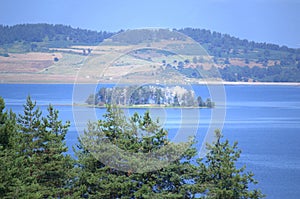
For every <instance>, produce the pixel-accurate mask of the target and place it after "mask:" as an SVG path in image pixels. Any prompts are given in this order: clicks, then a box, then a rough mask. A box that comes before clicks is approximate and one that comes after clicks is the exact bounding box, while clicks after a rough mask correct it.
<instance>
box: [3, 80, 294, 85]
mask: <svg viewBox="0 0 300 199" xmlns="http://www.w3.org/2000/svg"><path fill="white" fill-rule="evenodd" d="M0 84H95V82H69V81H68V82H63V81H57V82H56V81H47V82H42V81H41V82H40V81H32V82H31V81H28V82H17V81H7V82H5V81H0ZM98 84H116V83H114V82H99V83H98ZM128 84H129V85H130V84H139V82H137V83H128ZM190 84H192V85H197V84H198V85H233V86H234V85H237V86H239V85H249V86H250V85H253V86H300V82H227V81H203V82H202V81H200V82H190Z"/></svg>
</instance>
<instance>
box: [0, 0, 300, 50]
mask: <svg viewBox="0 0 300 199" xmlns="http://www.w3.org/2000/svg"><path fill="white" fill-rule="evenodd" d="M23 23H50V24H65V25H71V26H72V27H74V28H77V27H79V28H84V29H90V30H98V31H100V30H105V31H113V32H115V31H119V30H121V29H124V30H127V29H135V28H146V27H162V28H177V29H178V28H185V27H192V28H201V29H202V28H203V29H209V30H211V31H217V32H221V33H226V34H230V35H231V36H235V37H238V38H240V39H248V40H250V41H256V42H267V43H274V44H279V45H286V46H288V47H293V48H300V0H0V24H4V25H15V24H23Z"/></svg>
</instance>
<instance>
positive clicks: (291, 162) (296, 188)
mask: <svg viewBox="0 0 300 199" xmlns="http://www.w3.org/2000/svg"><path fill="white" fill-rule="evenodd" d="M194 89H195V90H196V92H197V93H198V94H200V95H201V96H203V97H204V98H206V97H208V96H209V91H208V90H207V88H206V87H205V86H194ZM225 90H226V117H225V123H224V128H223V134H224V137H225V138H226V139H229V140H230V142H234V141H238V142H239V148H240V149H242V155H241V158H240V160H239V162H238V165H244V164H245V165H246V166H247V170H248V171H253V173H254V174H255V179H257V180H258V181H259V184H258V187H259V188H260V189H261V190H262V191H263V193H264V194H267V198H295V199H296V198H299V197H300V144H299V142H300V87H299V86H298V87H297V86H250V85H241V86H229V85H228V86H225ZM72 93H73V85H71V84H69V85H47V84H0V96H2V97H3V98H4V99H5V102H6V107H7V108H12V110H13V111H14V112H16V113H22V111H23V107H22V105H23V104H24V103H25V100H26V96H27V95H28V94H30V95H31V98H32V99H33V100H36V101H37V104H38V105H39V106H40V107H41V109H42V111H43V112H44V113H46V108H47V105H48V104H49V103H51V104H53V105H54V106H55V108H56V109H58V110H59V111H60V118H61V119H62V120H63V121H66V120H69V121H71V127H70V130H69V132H68V134H67V138H66V139H67V140H66V141H67V145H68V146H69V148H70V151H69V153H70V154H73V152H72V150H71V146H73V145H74V144H75V143H76V142H77V136H78V134H77V130H76V127H75V125H74V123H75V122H74V118H73V112H72V107H71V106H67V105H70V104H72ZM85 110H88V108H85V107H82V111H83V112H84V111H85ZM145 110H146V109H133V110H130V113H129V114H131V113H132V112H134V111H138V112H140V113H142V112H144V111H145ZM151 111H152V110H151ZM180 111H181V110H180V109H179V110H178V109H168V110H156V113H155V111H154V116H160V118H161V119H162V123H163V125H164V127H165V128H167V129H169V130H170V134H171V135H170V136H171V138H172V136H174V135H175V134H176V132H177V130H178V128H180V122H181V121H182V118H180V117H181V116H182V114H181V112H180ZM104 112H105V110H104V109H97V110H96V115H97V117H99V118H101V115H102V114H103V113H104ZM199 114H200V116H199V118H200V119H199V123H200V125H199V129H198V131H197V139H199V142H200V144H201V139H203V137H204V134H205V132H206V131H207V128H208V125H209V122H210V119H211V110H210V109H201V110H200V111H199ZM187 115H189V114H187ZM192 118H193V115H192V114H190V118H188V120H189V119H192Z"/></svg>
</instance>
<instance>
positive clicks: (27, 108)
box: [1, 97, 73, 198]
mask: <svg viewBox="0 0 300 199" xmlns="http://www.w3.org/2000/svg"><path fill="white" fill-rule="evenodd" d="M1 104H2V103H1ZM1 107H2V106H1ZM7 121H9V123H8V122H6V125H1V129H2V128H3V127H6V128H7V127H8V126H10V125H9V124H11V126H12V127H13V129H12V127H10V131H9V132H10V133H14V134H13V137H12V138H11V139H12V140H13V143H12V144H11V145H9V146H10V148H8V149H7V150H6V151H2V152H4V153H3V156H4V157H5V158H12V159H8V160H7V161H6V162H5V164H4V166H3V167H2V169H4V171H3V174H4V175H5V176H11V178H9V179H7V177H6V178H4V179H6V180H5V184H4V186H2V187H3V190H6V192H7V193H4V194H3V196H4V198H6V197H7V198H46V197H47V198H48V197H53V198H61V197H63V196H65V195H67V194H68V193H69V188H68V186H70V185H69V182H70V179H71V172H70V171H71V169H72V168H73V160H72V159H71V157H70V156H69V155H65V154H64V153H65V152H67V147H66V145H65V143H64V139H65V135H66V133H67V130H68V127H69V123H68V122H67V123H66V124H62V122H61V121H60V120H58V111H57V110H54V109H53V107H52V106H51V105H49V107H48V114H47V116H45V117H43V116H42V112H41V111H40V109H39V108H38V107H36V103H35V102H33V101H32V100H31V98H30V97H28V98H27V101H26V104H25V105H24V113H23V114H20V115H19V116H18V118H17V123H16V120H15V116H11V118H10V119H9V120H7ZM4 129H5V128H4ZM6 134H7V133H6ZM1 135H2V132H1ZM10 137H11V136H8V139H9V140H10ZM8 143H10V142H8ZM6 146H7V144H6ZM1 156H2V154H1ZM1 174H2V172H1ZM1 179H2V178H1Z"/></svg>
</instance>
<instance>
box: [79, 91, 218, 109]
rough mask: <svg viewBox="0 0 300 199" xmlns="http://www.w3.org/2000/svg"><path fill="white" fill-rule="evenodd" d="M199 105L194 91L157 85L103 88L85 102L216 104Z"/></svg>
mask: <svg viewBox="0 0 300 199" xmlns="http://www.w3.org/2000/svg"><path fill="white" fill-rule="evenodd" d="M208 100H209V103H197V101H196V99H195V94H194V91H193V90H191V89H187V88H185V87H183V86H181V87H180V86H167V87H160V86H156V85H144V86H142V87H137V86H124V87H123V86H122V87H114V88H104V87H102V88H101V89H100V90H99V91H98V92H97V93H96V94H95V95H94V94H91V95H89V97H88V98H87V100H86V101H85V102H86V103H87V104H89V105H102V106H103V105H105V104H117V105H123V106H124V105H125V106H127V105H130V106H132V105H158V106H160V105H164V106H177V107H180V106H185V107H195V106H200V107H209V108H212V107H214V105H213V104H214V103H213V102H211V100H210V99H208Z"/></svg>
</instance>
